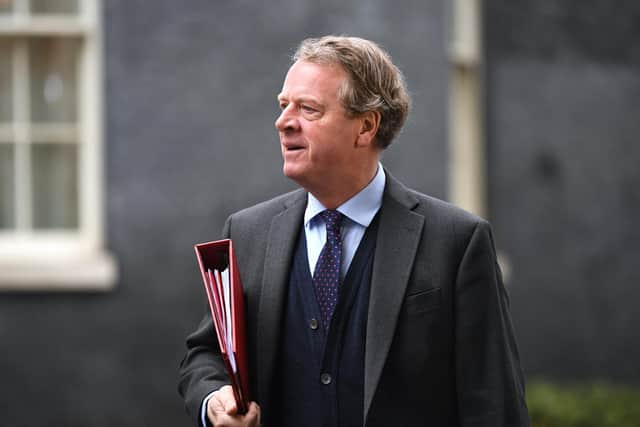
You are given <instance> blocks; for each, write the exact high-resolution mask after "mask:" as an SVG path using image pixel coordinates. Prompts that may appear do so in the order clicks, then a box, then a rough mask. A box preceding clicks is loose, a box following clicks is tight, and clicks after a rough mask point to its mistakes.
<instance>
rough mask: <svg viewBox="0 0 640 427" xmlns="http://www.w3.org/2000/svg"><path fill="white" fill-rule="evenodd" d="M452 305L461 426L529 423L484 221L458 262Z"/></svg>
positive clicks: (505, 299)
mask: <svg viewBox="0 0 640 427" xmlns="http://www.w3.org/2000/svg"><path fill="white" fill-rule="evenodd" d="M454 305H455V355H456V356H455V357H456V389H457V404H458V414H459V416H460V425H461V426H464V427H480V426H482V427H507V426H509V427H515V426H518V427H520V426H524V427H528V426H529V417H528V414H527V407H526V403H525V400H524V375H523V372H522V370H521V367H520V358H519V355H518V349H517V345H516V341H515V336H514V331H513V325H512V323H511V316H510V314H509V298H508V295H507V292H506V290H505V288H504V285H503V283H502V276H501V273H500V268H499V267H498V264H497V261H496V252H495V247H494V243H493V237H492V233H491V229H490V226H489V224H488V223H487V222H486V221H480V222H479V223H478V224H477V225H476V227H475V229H474V231H473V233H472V235H471V238H470V239H469V242H468V244H467V247H466V249H465V252H464V255H463V257H462V260H461V262H460V266H459V268H458V272H457V277H456V289H455V303H454Z"/></svg>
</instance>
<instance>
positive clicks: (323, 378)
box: [320, 372, 331, 385]
mask: <svg viewBox="0 0 640 427" xmlns="http://www.w3.org/2000/svg"><path fill="white" fill-rule="evenodd" d="M320 382H321V383H322V384H324V385H329V384H331V375H329V374H327V373H326V372H325V373H323V374H322V375H320Z"/></svg>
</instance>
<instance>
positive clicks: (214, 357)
mask: <svg viewBox="0 0 640 427" xmlns="http://www.w3.org/2000/svg"><path fill="white" fill-rule="evenodd" d="M230 225H231V218H229V219H227V221H226V223H225V226H224V230H223V233H222V234H223V236H224V237H223V238H227V237H228V236H229V229H230ZM186 345H187V353H186V354H185V356H184V358H183V359H182V362H181V363H180V379H179V382H178V392H179V393H180V395H181V396H182V397H183V398H184V401H185V406H186V409H187V412H188V413H189V415H190V416H191V417H192V418H193V420H194V421H195V423H196V425H198V426H201V424H202V423H201V421H200V415H201V407H202V402H203V400H204V398H205V397H207V396H208V395H209V394H210V393H211V392H213V391H215V390H218V389H219V388H220V387H222V386H224V385H227V384H230V381H229V377H228V376H227V373H226V369H225V366H224V362H223V361H222V356H221V355H220V347H219V346H218V341H217V338H216V332H215V329H214V326H213V320H212V318H211V312H210V310H209V306H208V305H207V304H206V303H205V315H204V317H203V319H202V321H201V322H200V324H199V325H198V328H197V329H196V330H195V331H194V332H193V333H192V334H190V335H189V336H188V337H187V340H186Z"/></svg>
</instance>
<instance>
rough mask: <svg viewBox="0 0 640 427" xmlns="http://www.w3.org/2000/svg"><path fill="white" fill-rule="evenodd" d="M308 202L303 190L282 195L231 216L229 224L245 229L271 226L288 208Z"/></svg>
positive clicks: (228, 220)
mask: <svg viewBox="0 0 640 427" xmlns="http://www.w3.org/2000/svg"><path fill="white" fill-rule="evenodd" d="M302 201H306V192H305V191H304V190H301V189H297V190H293V191H291V192H289V193H285V194H281V195H279V196H276V197H274V198H272V199H269V200H265V201H264V202H260V203H258V204H256V205H253V206H250V207H248V208H244V209H242V210H239V211H237V212H235V213H233V214H231V215H230V216H229V218H228V219H227V223H232V224H242V226H243V227H249V228H251V227H255V226H260V227H264V226H265V224H270V223H271V220H272V219H273V217H274V216H276V215H278V214H279V213H280V212H282V211H283V210H285V209H286V208H287V207H289V206H291V205H293V204H295V203H298V202H302Z"/></svg>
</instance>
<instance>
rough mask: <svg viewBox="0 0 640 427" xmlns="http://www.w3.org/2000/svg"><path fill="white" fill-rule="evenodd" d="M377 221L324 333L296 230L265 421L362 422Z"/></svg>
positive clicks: (296, 424) (290, 424)
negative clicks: (276, 357)
mask: <svg viewBox="0 0 640 427" xmlns="http://www.w3.org/2000/svg"><path fill="white" fill-rule="evenodd" d="M377 224H378V221H377V217H376V219H374V221H373V222H372V223H371V224H370V226H369V227H368V228H367V231H366V232H365V234H364V236H363V238H362V241H361V242H360V245H359V246H358V249H357V251H356V254H355V256H354V258H353V261H352V262H351V265H350V267H349V270H348V272H347V275H346V277H345V279H344V281H343V283H341V284H340V289H339V294H338V295H339V296H338V304H337V305H336V308H335V311H334V314H333V318H332V320H331V325H330V327H329V330H328V332H327V333H325V332H324V331H323V330H322V325H321V322H320V320H319V319H320V310H319V308H318V303H317V302H316V297H315V292H314V288H313V283H312V279H311V273H310V272H309V262H308V258H307V245H306V239H305V234H304V231H301V232H300V237H299V239H298V244H297V247H296V251H295V256H294V259H293V263H292V267H291V272H290V277H289V291H288V297H287V304H286V310H285V312H284V317H283V323H282V324H283V331H282V335H281V342H280V347H279V357H278V359H277V360H278V366H277V369H276V372H275V374H274V382H273V384H274V387H273V390H272V396H271V397H272V400H271V401H272V405H273V406H272V408H273V411H272V412H271V413H270V414H269V415H270V416H268V417H267V418H268V419H265V420H264V421H265V426H268V427H272V426H284V427H300V426H305V427H337V426H339V427H362V424H363V412H364V350H365V335H366V330H367V311H368V306H369V289H370V282H371V271H372V266H373V255H374V252H375V241H376V234H377V229H378V227H377ZM265 415H266V414H265Z"/></svg>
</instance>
